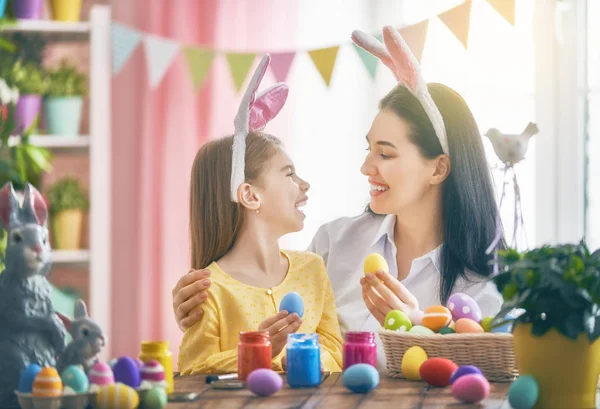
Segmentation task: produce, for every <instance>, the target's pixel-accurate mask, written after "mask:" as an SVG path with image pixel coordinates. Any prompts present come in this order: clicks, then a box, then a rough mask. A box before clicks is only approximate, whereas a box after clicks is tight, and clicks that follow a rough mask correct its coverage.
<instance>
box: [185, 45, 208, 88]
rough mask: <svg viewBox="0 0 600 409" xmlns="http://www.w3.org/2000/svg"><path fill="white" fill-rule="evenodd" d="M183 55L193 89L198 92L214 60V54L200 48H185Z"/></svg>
mask: <svg viewBox="0 0 600 409" xmlns="http://www.w3.org/2000/svg"><path fill="white" fill-rule="evenodd" d="M183 53H184V55H185V58H186V60H187V63H188V68H189V69H190V74H191V75H192V81H193V83H194V89H195V90H196V91H198V89H200V86H201V85H202V81H204V77H206V74H207V73H208V70H209V69H210V66H211V65H212V62H213V60H214V58H215V52H214V51H212V50H206V49H203V48H200V47H185V48H184V49H183Z"/></svg>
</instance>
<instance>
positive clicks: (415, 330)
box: [408, 325, 435, 335]
mask: <svg viewBox="0 0 600 409" xmlns="http://www.w3.org/2000/svg"><path fill="white" fill-rule="evenodd" d="M408 332H410V333H411V334H420V335H433V334H435V332H433V331H432V330H430V329H429V328H427V327H424V326H422V325H415V326H414V327H412V328H411V329H410V330H409V331H408Z"/></svg>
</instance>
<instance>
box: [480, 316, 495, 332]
mask: <svg viewBox="0 0 600 409" xmlns="http://www.w3.org/2000/svg"><path fill="white" fill-rule="evenodd" d="M492 321H494V317H485V318H484V319H482V320H481V328H483V330H484V331H485V332H491V331H492Z"/></svg>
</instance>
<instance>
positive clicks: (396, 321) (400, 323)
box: [383, 310, 412, 332]
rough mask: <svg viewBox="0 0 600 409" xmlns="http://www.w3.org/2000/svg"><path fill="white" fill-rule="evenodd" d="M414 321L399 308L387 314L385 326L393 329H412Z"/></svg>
mask: <svg viewBox="0 0 600 409" xmlns="http://www.w3.org/2000/svg"><path fill="white" fill-rule="evenodd" d="M411 327H412V323H411V322H410V318H408V316H407V315H406V314H405V313H403V312H402V311H399V310H392V311H390V312H388V314H387V315H386V316H385V324H384V326H383V328H385V329H390V330H393V331H399V332H404V331H408V330H410V329H411Z"/></svg>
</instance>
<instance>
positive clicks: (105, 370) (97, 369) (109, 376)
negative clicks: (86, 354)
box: [88, 362, 115, 386]
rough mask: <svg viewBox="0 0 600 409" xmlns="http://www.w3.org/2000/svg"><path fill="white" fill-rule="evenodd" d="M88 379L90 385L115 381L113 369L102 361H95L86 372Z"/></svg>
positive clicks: (100, 384) (102, 384)
mask: <svg viewBox="0 0 600 409" xmlns="http://www.w3.org/2000/svg"><path fill="white" fill-rule="evenodd" d="M88 379H89V380H90V383H91V384H92V385H98V386H106V385H110V384H113V383H115V377H114V375H113V371H112V369H111V368H110V366H108V364H106V363H104V362H96V363H95V364H94V366H92V369H91V370H90V372H89V373H88Z"/></svg>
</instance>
